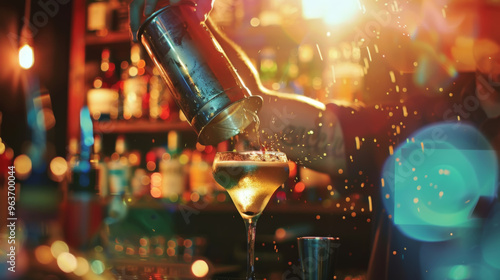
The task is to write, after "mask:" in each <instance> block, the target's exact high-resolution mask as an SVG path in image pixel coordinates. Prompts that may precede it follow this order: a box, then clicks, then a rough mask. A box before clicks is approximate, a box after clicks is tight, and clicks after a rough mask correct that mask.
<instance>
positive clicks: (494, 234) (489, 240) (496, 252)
mask: <svg viewBox="0 0 500 280" xmlns="http://www.w3.org/2000/svg"><path fill="white" fill-rule="evenodd" d="M499 237H500V206H499V205H498V204H497V205H496V208H495V209H494V211H493V214H492V215H491V216H490V217H489V219H488V220H487V221H486V222H485V226H484V228H483V234H482V238H481V252H482V256H483V258H484V260H485V261H486V263H487V264H489V265H491V266H492V267H494V268H496V269H499V270H500V238H499ZM499 275H500V274H499Z"/></svg>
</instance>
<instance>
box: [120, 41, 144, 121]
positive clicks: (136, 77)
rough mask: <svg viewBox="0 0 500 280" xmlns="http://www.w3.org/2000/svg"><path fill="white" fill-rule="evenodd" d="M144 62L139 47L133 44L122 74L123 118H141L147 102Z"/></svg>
mask: <svg viewBox="0 0 500 280" xmlns="http://www.w3.org/2000/svg"><path fill="white" fill-rule="evenodd" d="M145 74H146V62H145V60H144V59H142V57H141V47H140V45H139V44H133V45H132V48H131V50H130V65H129V67H128V68H127V69H126V70H125V73H124V75H123V78H124V81H123V118H124V119H127V120H128V119H132V118H134V119H139V118H142V116H143V115H145V114H144V111H147V110H145V108H147V107H149V106H145V105H144V104H147V93H148V80H149V79H148V77H147V75H145Z"/></svg>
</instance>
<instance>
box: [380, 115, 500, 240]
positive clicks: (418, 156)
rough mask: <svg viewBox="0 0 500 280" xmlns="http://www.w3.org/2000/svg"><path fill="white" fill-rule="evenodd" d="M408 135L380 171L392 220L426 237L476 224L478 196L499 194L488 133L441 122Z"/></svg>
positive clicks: (447, 234) (412, 233) (487, 197)
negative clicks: (475, 213) (486, 134)
mask: <svg viewBox="0 0 500 280" xmlns="http://www.w3.org/2000/svg"><path fill="white" fill-rule="evenodd" d="M408 139H411V140H409V141H407V142H406V143H404V144H403V145H400V146H399V147H398V148H397V149H396V150H395V151H394V154H393V155H392V156H391V157H390V158H388V160H387V161H386V163H385V165H384V169H383V174H382V179H383V181H384V185H385V186H384V187H383V188H382V199H383V202H384V205H385V207H386V209H387V211H388V214H390V215H392V216H393V221H394V224H396V226H398V228H399V229H400V230H401V231H402V232H403V233H404V234H406V235H407V236H409V237H411V238H414V239H417V240H422V241H443V240H448V239H451V238H455V237H456V236H457V235H458V234H459V233H460V232H462V231H460V229H463V228H468V227H473V226H475V223H476V222H477V219H475V218H474V216H473V213H474V210H475V209H476V206H477V204H478V201H480V199H481V200H486V201H492V200H493V198H494V197H496V182H497V178H498V171H497V170H498V162H497V158H496V155H495V152H494V150H493V149H492V147H491V146H490V144H489V142H488V141H487V140H486V138H485V137H484V136H483V135H482V134H481V133H480V132H479V131H478V130H477V129H476V128H474V127H473V126H470V125H467V124H465V123H443V124H437V125H432V126H428V127H426V128H423V129H422V130H420V131H418V132H416V133H415V134H414V135H412V136H411V137H409V138H408ZM450 233H453V234H450Z"/></svg>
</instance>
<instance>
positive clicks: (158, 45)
mask: <svg viewBox="0 0 500 280" xmlns="http://www.w3.org/2000/svg"><path fill="white" fill-rule="evenodd" d="M195 11H196V5H195V4H194V3H192V2H190V1H184V2H180V3H179V4H177V5H169V6H166V7H163V8H161V9H159V10H157V11H156V12H155V13H153V14H152V15H151V16H150V17H149V18H147V19H146V20H145V21H144V23H143V24H142V26H141V27H140V28H139V32H138V38H140V40H141V43H142V44H143V45H144V47H145V48H146V50H147V52H148V54H149V56H150V57H151V59H152V60H153V62H154V63H155V64H156V66H157V67H158V68H159V69H160V72H161V76H162V78H163V80H164V81H165V83H166V84H167V86H168V88H169V89H170V92H171V93H172V94H173V97H174V100H175V102H176V104H177V105H178V106H179V108H180V109H181V110H182V111H183V113H184V114H185V115H186V118H187V120H188V121H189V122H190V124H191V126H192V127H193V128H194V130H195V131H196V133H197V134H198V142H200V143H201V144H204V145H214V144H217V143H219V142H222V141H224V140H227V139H229V138H230V137H232V136H235V135H237V134H238V133H240V132H241V131H242V130H244V129H245V128H246V127H247V126H248V125H249V124H251V123H252V122H253V121H254V118H255V117H254V116H255V114H256V113H257V111H258V110H260V108H261V106H262V98H261V97H260V96H252V95H251V93H250V92H249V90H248V89H247V88H246V86H245V84H244V83H243V81H242V80H241V78H240V76H239V75H238V74H237V73H236V70H235V69H234V67H233V65H232V64H231V62H230V61H229V59H228V58H227V56H226V54H225V53H224V51H223V49H222V47H221V46H220V45H219V43H218V42H217V41H216V39H215V38H214V36H213V35H212V33H211V32H210V30H209V29H208V28H207V26H206V25H205V24H204V23H202V22H200V21H199V19H198V18H197V16H196V14H195Z"/></svg>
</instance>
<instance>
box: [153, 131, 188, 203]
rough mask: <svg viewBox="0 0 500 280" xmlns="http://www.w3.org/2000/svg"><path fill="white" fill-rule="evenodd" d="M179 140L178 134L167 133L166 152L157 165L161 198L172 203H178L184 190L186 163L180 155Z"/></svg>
mask: <svg viewBox="0 0 500 280" xmlns="http://www.w3.org/2000/svg"><path fill="white" fill-rule="evenodd" d="M179 140H180V136H179V132H177V131H170V132H169V133H168V151H167V153H164V154H163V156H162V158H161V160H160V163H159V172H160V174H161V178H162V179H161V193H162V197H163V198H165V199H168V200H170V201H172V202H177V201H179V200H180V199H181V198H182V195H183V194H184V191H185V189H186V188H185V187H186V172H185V165H186V163H187V162H184V160H183V159H182V155H181V154H180V149H179Z"/></svg>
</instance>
